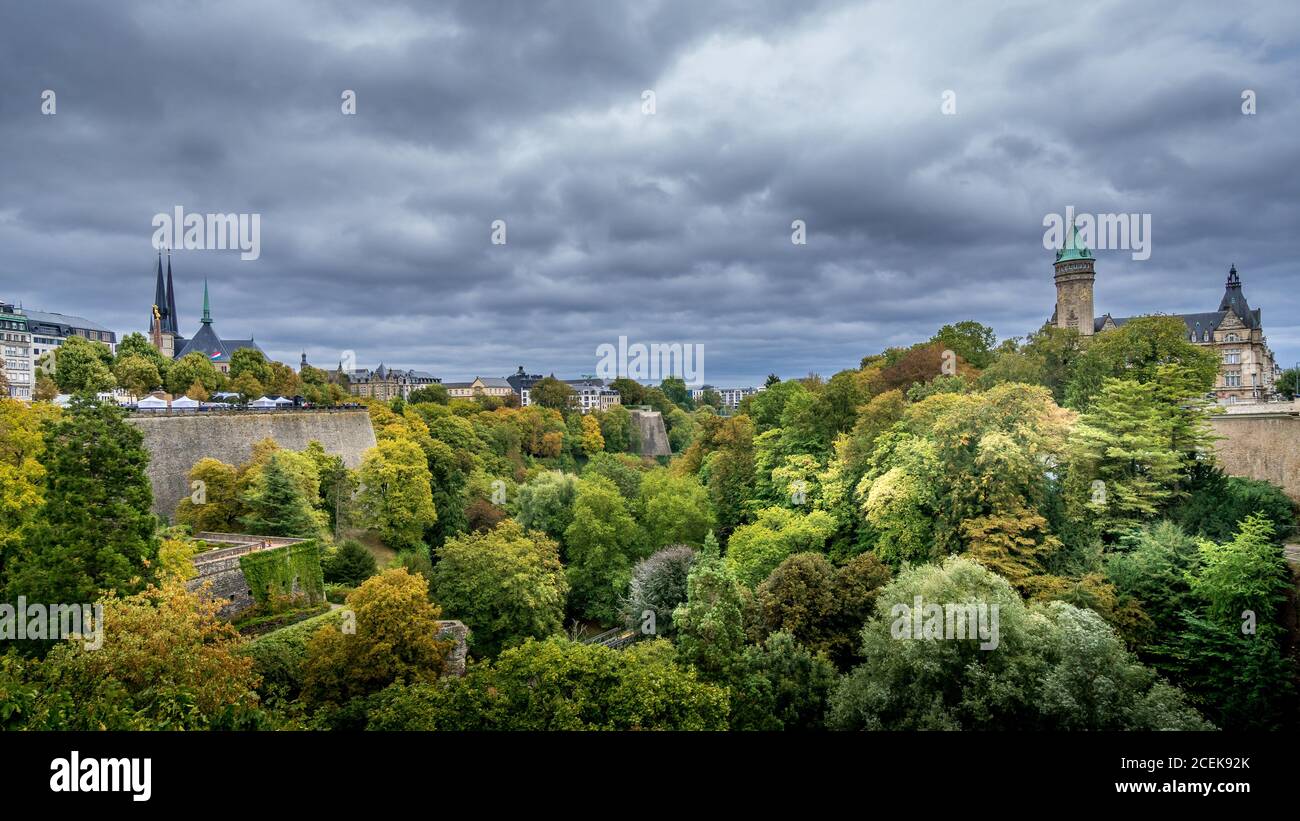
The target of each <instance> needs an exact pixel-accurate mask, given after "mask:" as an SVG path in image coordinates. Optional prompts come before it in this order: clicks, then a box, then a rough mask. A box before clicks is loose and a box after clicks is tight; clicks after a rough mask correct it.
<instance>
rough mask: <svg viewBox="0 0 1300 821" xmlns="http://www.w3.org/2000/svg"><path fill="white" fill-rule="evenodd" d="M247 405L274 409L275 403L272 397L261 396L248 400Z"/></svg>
mask: <svg viewBox="0 0 1300 821" xmlns="http://www.w3.org/2000/svg"><path fill="white" fill-rule="evenodd" d="M248 406H249V407H250V408H265V409H267V410H274V409H275V407H276V404H275V400H274V399H271V398H269V397H266V396H263V397H262V398H261V399H254V400H253V401H252V402H249V403H248Z"/></svg>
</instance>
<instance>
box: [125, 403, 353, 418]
mask: <svg viewBox="0 0 1300 821" xmlns="http://www.w3.org/2000/svg"><path fill="white" fill-rule="evenodd" d="M365 409H366V406H365V405H336V406H334V407H328V408H324V407H314V408H304V407H295V406H293V405H288V406H285V407H283V408H240V407H233V408H188V409H183V408H158V409H156V410H155V409H152V408H143V409H142V408H132V407H129V406H127V407H126V411H127V413H128V414H130V415H131V416H141V417H152V416H246V415H248V414H268V413H348V412H355V411H364V410H365Z"/></svg>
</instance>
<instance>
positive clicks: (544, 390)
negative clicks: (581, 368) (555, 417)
mask: <svg viewBox="0 0 1300 821" xmlns="http://www.w3.org/2000/svg"><path fill="white" fill-rule="evenodd" d="M528 396H529V401H530V402H531V403H532V404H534V405H537V406H539V407H543V408H550V409H552V410H558V411H567V410H569V408H570V407H571V406H572V404H573V397H574V393H573V388H571V387H569V385H568V384H567V383H565V382H561V381H560V380H558V379H556V378H555V377H554V376H547V377H544V378H543V379H540V380H538V381H537V382H535V383H534V384H533V386H532V388H530V389H529V391H528Z"/></svg>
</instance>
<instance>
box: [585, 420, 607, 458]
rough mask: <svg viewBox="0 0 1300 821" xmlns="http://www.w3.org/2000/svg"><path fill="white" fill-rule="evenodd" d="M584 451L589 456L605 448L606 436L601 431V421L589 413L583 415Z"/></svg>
mask: <svg viewBox="0 0 1300 821" xmlns="http://www.w3.org/2000/svg"><path fill="white" fill-rule="evenodd" d="M580 424H581V425H582V440H581V441H582V452H583V453H585V454H587V455H588V456H595V455H596V454H598V453H601V452H603V451H604V450H605V437H604V436H602V435H601V432H600V422H599V421H598V420H597V419H596V417H594V416H592V415H591V414H587V415H585V416H583V417H582V422H581V423H580Z"/></svg>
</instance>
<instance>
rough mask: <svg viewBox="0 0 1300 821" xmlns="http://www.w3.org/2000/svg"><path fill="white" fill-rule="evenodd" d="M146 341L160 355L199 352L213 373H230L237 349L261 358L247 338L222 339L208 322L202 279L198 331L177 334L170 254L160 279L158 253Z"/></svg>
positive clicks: (209, 312)
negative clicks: (248, 350)
mask: <svg viewBox="0 0 1300 821" xmlns="http://www.w3.org/2000/svg"><path fill="white" fill-rule="evenodd" d="M149 339H150V342H152V343H153V346H154V347H155V348H157V349H158V350H159V352H161V353H162V355H163V356H167V357H171V358H172V359H180V358H181V357H183V356H185V355H186V354H191V353H201V354H203V355H204V356H206V357H207V358H208V359H209V360H210V361H211V362H212V364H213V365H214V366H215V367H216V369H217V370H219V371H221V372H222V373H229V372H230V357H231V356H232V355H234V353H235V351H237V350H239V349H240V348H251V349H252V350H255V351H257V352H259V353H262V354H263V355H265V351H263V350H262V349H261V347H260V346H259V345H258V344H257V343H256V342H255V341H253V338H252V337H251V336H250V337H249V338H248V339H223V338H222V337H221V335H220V334H218V333H217V330H216V328H215V327H214V325H213V322H212V305H211V302H210V301H209V299H208V281H207V280H206V279H205V280H203V318H202V319H200V320H199V330H198V332H197V333H195V334H194V336H193V337H191V338H189V339H186V338H185V337H183V336H181V335H180V316H179V314H178V313H177V311H176V288H175V285H174V283H173V280H172V255H171V251H168V252H167V275H166V277H165V278H164V276H163V268H162V252H161V251H159V252H158V274H157V283H156V284H155V286H154V297H153V305H152V306H151V308H150V310H149Z"/></svg>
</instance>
